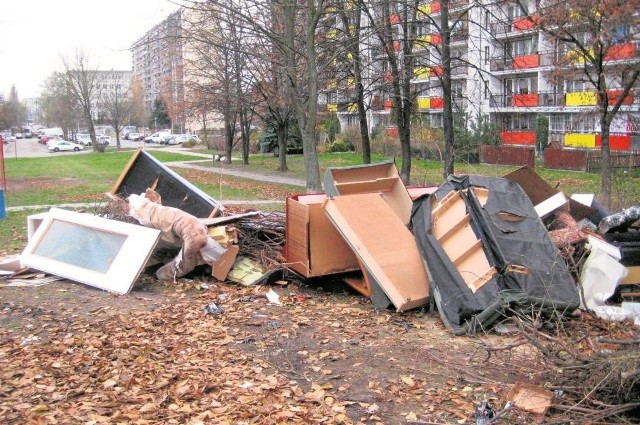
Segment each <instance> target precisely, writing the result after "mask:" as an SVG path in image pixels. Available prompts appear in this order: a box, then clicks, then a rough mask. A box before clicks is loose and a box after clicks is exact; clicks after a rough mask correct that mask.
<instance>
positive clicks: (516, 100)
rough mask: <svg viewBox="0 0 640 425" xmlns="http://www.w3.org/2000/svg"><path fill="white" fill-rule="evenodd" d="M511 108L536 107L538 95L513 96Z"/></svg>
mask: <svg viewBox="0 0 640 425" xmlns="http://www.w3.org/2000/svg"><path fill="white" fill-rule="evenodd" d="M513 106H515V107H527V106H538V93H529V94H514V95H513Z"/></svg>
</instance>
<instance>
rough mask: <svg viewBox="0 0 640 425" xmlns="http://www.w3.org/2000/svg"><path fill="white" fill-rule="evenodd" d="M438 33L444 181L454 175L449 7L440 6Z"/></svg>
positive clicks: (442, 3) (445, 4)
mask: <svg viewBox="0 0 640 425" xmlns="http://www.w3.org/2000/svg"><path fill="white" fill-rule="evenodd" d="M440 32H441V36H442V53H441V56H442V98H443V109H442V130H443V133H444V158H443V159H444V169H443V173H442V176H443V178H444V179H445V180H446V179H447V177H449V175H451V174H453V173H454V165H453V164H454V158H455V152H454V138H453V98H452V93H451V49H450V43H451V29H450V28H449V6H448V4H447V2H441V4H440Z"/></svg>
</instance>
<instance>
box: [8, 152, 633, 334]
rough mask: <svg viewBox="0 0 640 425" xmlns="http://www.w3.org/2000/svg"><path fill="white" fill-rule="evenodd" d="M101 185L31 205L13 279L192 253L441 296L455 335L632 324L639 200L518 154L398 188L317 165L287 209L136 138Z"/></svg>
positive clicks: (169, 262) (98, 280) (375, 288)
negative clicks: (544, 174) (251, 201)
mask: <svg viewBox="0 0 640 425" xmlns="http://www.w3.org/2000/svg"><path fill="white" fill-rule="evenodd" d="M109 196H110V197H111V199H112V202H113V205H116V206H118V205H119V207H118V208H115V210H110V211H109V212H108V213H103V214H102V215H95V214H83V213H77V212H72V211H66V210H61V209H57V208H52V209H51V210H50V211H49V212H47V213H43V214H36V215H33V216H30V217H29V218H28V233H29V243H28V245H27V247H26V248H25V250H24V252H23V253H22V255H21V256H20V261H19V264H18V265H17V266H16V267H17V270H16V271H15V272H14V275H15V276H14V277H19V275H20V273H17V272H18V271H20V272H21V273H23V272H25V270H31V271H33V270H36V271H39V272H45V273H49V274H51V275H54V276H60V277H63V278H67V279H70V280H74V281H77V282H81V283H85V284H88V285H91V286H95V287H98V288H101V289H105V290H109V291H113V292H117V293H121V294H126V293H128V292H129V291H130V290H131V287H132V286H133V284H134V283H135V281H136V279H137V278H138V277H139V275H140V273H141V272H142V271H143V270H147V271H149V270H151V267H153V266H156V267H155V269H154V270H155V271H154V273H155V275H156V276H157V278H159V279H162V280H175V279H177V278H180V277H183V276H187V275H188V274H189V273H191V272H192V271H193V270H194V269H195V268H196V267H197V266H202V265H204V266H208V267H209V268H210V273H211V276H213V277H215V278H216V279H218V280H230V281H234V282H238V283H241V284H245V285H251V284H256V283H259V282H264V281H265V280H266V279H267V278H268V277H269V275H270V273H269V270H271V271H273V270H277V271H282V270H286V271H291V272H294V273H295V274H297V275H299V276H301V277H302V278H303V279H312V278H324V277H332V278H334V277H339V278H341V279H342V280H343V281H344V282H345V283H346V284H348V285H350V286H351V287H352V288H354V289H355V290H356V291H358V292H360V293H361V294H362V295H364V296H366V297H369V298H370V299H371V302H372V304H373V305H374V306H376V307H377V308H381V309H387V308H394V309H395V310H397V311H399V312H402V311H407V310H411V309H416V308H426V309H435V308H437V311H438V312H439V314H440V316H441V317H442V320H443V322H444V323H445V325H446V326H447V327H449V328H450V329H452V330H453V332H454V333H456V334H466V333H471V334H473V333H476V332H479V331H483V330H488V329H490V328H492V327H493V326H494V325H495V324H497V323H499V322H500V321H501V320H502V319H504V318H505V317H508V316H509V315H511V314H514V313H519V312H520V313H523V314H525V313H528V314H531V312H535V313H536V314H540V315H542V316H543V317H545V316H546V317H550V316H564V315H568V314H570V313H572V312H574V311H575V310H576V309H577V308H579V307H581V308H586V309H589V310H592V311H594V312H595V313H596V314H598V315H599V316H601V317H603V318H606V319H610V320H625V319H631V320H635V321H636V323H638V324H640V318H639V317H638V316H640V312H639V311H638V310H640V309H639V307H638V306H639V305H640V304H639V303H638V301H640V237H639V235H640V230H639V229H638V228H637V223H638V219H639V218H640V207H632V208H629V209H627V210H625V211H623V212H621V213H619V214H613V215H610V214H608V213H607V212H606V211H604V209H603V208H602V207H601V206H599V205H598V204H597V203H596V202H595V201H594V200H593V196H589V195H574V196H573V197H572V198H567V197H566V196H565V195H564V194H563V193H562V192H558V191H557V190H556V189H554V188H553V187H551V186H550V185H549V184H548V183H546V182H545V181H544V180H543V179H542V178H540V177H539V176H538V175H537V174H536V173H535V172H534V171H533V170H532V169H531V168H528V167H523V168H521V169H518V170H516V171H514V172H512V173H510V174H507V175H506V176H504V177H502V178H495V177H486V176H477V175H468V176H450V177H449V178H448V179H447V181H445V182H444V183H443V184H441V185H440V186H439V187H435V186H432V187H406V186H405V185H404V184H403V183H402V180H401V179H400V177H399V175H398V172H397V169H396V167H395V164H394V163H392V162H381V163H376V164H370V165H362V166H354V167H336V168H329V169H328V170H326V173H325V178H324V192H323V193H318V194H299V195H295V196H291V197H289V198H287V199H286V204H285V213H284V214H277V213H274V214H271V215H269V214H264V213H260V212H255V211H250V212H242V213H237V214H229V213H227V212H226V211H225V208H224V207H223V206H222V205H221V204H220V203H218V202H217V201H216V200H215V199H213V198H211V197H210V196H208V195H207V194H206V193H204V192H202V191H201V190H200V189H198V188H197V187H195V186H193V185H192V184H190V183H189V182H188V181H186V180H185V179H184V178H182V177H181V176H179V175H178V174H176V173H174V172H173V171H171V170H170V169H168V168H167V167H165V166H164V165H163V164H162V163H160V162H159V161H157V160H156V159H155V158H153V156H151V155H149V154H147V153H146V152H145V151H144V150H142V149H139V150H137V151H136V152H135V154H134V155H133V156H132V158H131V160H130V162H129V163H128V164H127V166H126V167H125V169H124V170H123V172H122V174H121V176H120V178H119V179H118V181H117V182H116V183H115V185H114V187H113V188H112V190H111V192H110V194H109ZM242 226H244V228H243V227H242ZM254 231H255V232H256V233H255V235H251V236H250V235H249V233H251V232H254ZM239 234H240V235H241V236H240V237H239ZM260 235H262V236H264V235H266V238H265V239H263V240H260V238H261V236H260ZM250 240H257V241H259V244H258V245H260V246H261V247H260V249H259V250H258V252H253V253H251V252H250V251H251V250H252V247H251V246H250V245H251V244H249V243H248V242H249V241H250ZM266 240H269V241H270V242H271V243H272V245H275V246H274V247H273V249H272V250H271V251H269V252H265V251H264V248H263V247H264V246H266V245H268V244H267V243H266V242H265V241H266ZM243 243H244V245H243ZM247 254H249V255H247ZM265 262H266V263H268V264H267V266H265Z"/></svg>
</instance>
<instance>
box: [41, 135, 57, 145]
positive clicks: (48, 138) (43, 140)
mask: <svg viewBox="0 0 640 425" xmlns="http://www.w3.org/2000/svg"><path fill="white" fill-rule="evenodd" d="M51 140H62V137H59V136H42V137H40V143H42V144H43V145H48V143H49V141H51Z"/></svg>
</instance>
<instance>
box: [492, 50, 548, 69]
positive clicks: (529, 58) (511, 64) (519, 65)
mask: <svg viewBox="0 0 640 425" xmlns="http://www.w3.org/2000/svg"><path fill="white" fill-rule="evenodd" d="M543 61H544V62H548V61H549V59H548V58H544V60H542V55H541V54H540V53H532V54H530V55H521V56H513V57H511V56H502V57H497V58H493V59H491V63H490V65H489V66H490V69H491V71H512V70H520V69H531V68H537V67H539V66H541V63H542V62H543Z"/></svg>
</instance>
